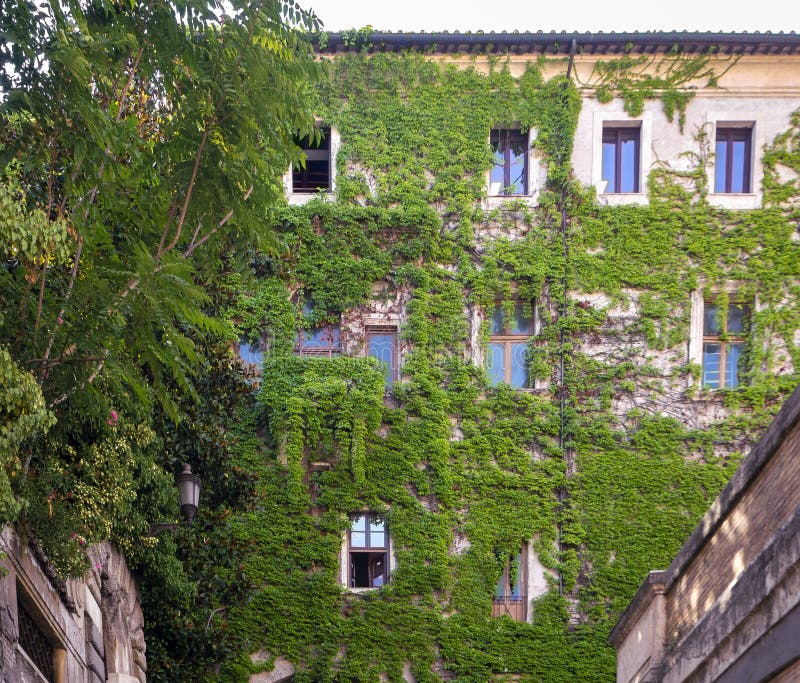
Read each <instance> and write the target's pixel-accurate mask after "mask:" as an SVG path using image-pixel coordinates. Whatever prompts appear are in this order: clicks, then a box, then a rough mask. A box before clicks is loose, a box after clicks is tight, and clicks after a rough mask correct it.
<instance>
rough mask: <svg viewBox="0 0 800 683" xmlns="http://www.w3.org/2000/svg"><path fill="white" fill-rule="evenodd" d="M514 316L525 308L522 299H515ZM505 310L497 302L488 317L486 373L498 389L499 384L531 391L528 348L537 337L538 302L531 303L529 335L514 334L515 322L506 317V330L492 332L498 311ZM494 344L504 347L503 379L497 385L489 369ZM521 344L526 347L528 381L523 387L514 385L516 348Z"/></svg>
mask: <svg viewBox="0 0 800 683" xmlns="http://www.w3.org/2000/svg"><path fill="white" fill-rule="evenodd" d="M513 302H514V316H516V311H517V307H518V306H523V307H524V306H525V302H524V301H522V300H520V299H514V300H513ZM502 308H503V302H502V301H496V302H495V304H494V308H493V311H492V315H491V316H487V318H488V320H489V343H488V345H487V349H486V350H487V354H486V372H487V374H488V375H489V381H490V383H491V384H492V386H494V387H496V386H498V385H499V384H501V383H502V384H507V385H508V386H510V387H512V388H513V389H523V390H524V389H531V388H532V386H531V376H530V363H529V362H528V357H527V356H528V347H529V345H530V343H531V339H533V337H534V336H536V302H535V301H533V302H531V316H530V318H528V320H530V331H529V332H528V333H513V332H512V329H513V324H514V320H513V319H509V320H506V319H505V314H503V316H504V325H505V327H504V330H503V332H501V333H494V332H492V329H491V327H492V322H493V320H494V317H495V315H496V314H497V311H498V309H502ZM494 344H502V345H503V379H502V381H501V382H497V383H495V382H494V381H493V379H492V375H491V370H490V368H489V363H490V362H491V359H492V345H494ZM519 344H524V345H525V358H524V362H525V368H524V369H525V375H526V380H525V384H524V385H522V386H518V385H515V384H514V383H513V381H512V380H513V374H514V347H515V346H516V345H519Z"/></svg>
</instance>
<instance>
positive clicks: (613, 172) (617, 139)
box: [601, 126, 639, 194]
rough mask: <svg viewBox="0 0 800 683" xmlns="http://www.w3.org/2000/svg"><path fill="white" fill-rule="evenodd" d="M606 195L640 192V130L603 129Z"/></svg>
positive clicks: (626, 128) (603, 190) (604, 190)
mask: <svg viewBox="0 0 800 683" xmlns="http://www.w3.org/2000/svg"><path fill="white" fill-rule="evenodd" d="M601 178H602V180H603V182H604V183H605V188H604V189H602V190H601V191H602V192H605V193H612V194H613V193H621V192H628V193H630V192H639V128H632V127H630V126H625V127H617V126H614V127H610V126H604V127H603V169H602V176H601Z"/></svg>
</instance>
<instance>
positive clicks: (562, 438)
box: [558, 38, 577, 595]
mask: <svg viewBox="0 0 800 683" xmlns="http://www.w3.org/2000/svg"><path fill="white" fill-rule="evenodd" d="M576 49H577V41H576V40H575V39H574V38H573V39H572V45H571V46H570V50H569V63H568V65H567V82H566V83H565V84H564V87H565V88H568V87H569V83H570V78H571V77H572V65H573V62H574V59H575V51H576ZM566 201H567V186H566V182H564V184H563V185H562V186H561V248H562V253H563V255H564V271H563V274H562V275H561V286H562V292H561V295H562V299H561V305H560V309H561V310H560V311H559V313H560V318H561V319H562V321H563V319H564V318H565V317H566V315H567V295H568V287H567V259H568V257H569V243H568V242H567V206H566ZM564 344H565V335H564V327H563V325H562V327H561V332H560V333H559V353H558V356H559V360H558V379H559V393H560V397H559V398H560V404H559V413H560V415H559V418H560V424H559V431H558V445H559V447H560V448H561V450H562V452H563V453H564V467H565V474H566V467H567V466H568V465H569V460H568V458H567V453H566V450H565V448H564V444H565V443H566V441H567V439H566V415H565V414H566V410H567V396H566V391H565V384H564V374H565V362H564V357H565V355H566V354H565V353H564ZM566 497H567V491H566V488H565V487H564V486H563V485H562V486H561V488H560V489H559V491H558V503H559V507H561V508H562V509H563V505H564V501H565V500H566ZM562 537H563V529H562V525H561V522H560V521H559V523H558V556H559V558H562V557H563V552H564V544H563V541H562ZM558 592H559V595H563V594H564V573H563V572H559V573H558Z"/></svg>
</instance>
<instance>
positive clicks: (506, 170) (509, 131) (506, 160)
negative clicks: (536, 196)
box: [489, 127, 531, 197]
mask: <svg viewBox="0 0 800 683" xmlns="http://www.w3.org/2000/svg"><path fill="white" fill-rule="evenodd" d="M503 134H505V136H506V145H505V147H503V148H502V153H503V164H502V169H503V184H502V185H501V187H500V192H499V193H494V192H492V172H493V170H494V169H495V168H496V167H501V165H500V164H498V163H497V162H496V159H497V154H498V151H499V150H500V149H501V143H502V136H503ZM512 135H514V136H515V138H518V141H519V142H521V143H522V144H523V146H524V150H523V153H522V155H521V156H522V162H523V168H522V183H521V185H522V188H521V191H520V192H513V191H510V190H511V189H512V188H514V186H515V184H516V183H515V182H514V181H512V178H511V168H512V164H511V161H512V159H511V151H512V145H511V144H510V138H511V136H512ZM495 136H497V146H498V150H495V147H494V145H495ZM489 146H490V147H491V149H492V152H493V156H492V166H491V168H490V169H489V196H490V197H528V196H530V194H531V189H530V172H531V163H530V151H531V141H530V131H524V132H523V130H522V128H500V127H497V128H492V129H491V131H490V132H489Z"/></svg>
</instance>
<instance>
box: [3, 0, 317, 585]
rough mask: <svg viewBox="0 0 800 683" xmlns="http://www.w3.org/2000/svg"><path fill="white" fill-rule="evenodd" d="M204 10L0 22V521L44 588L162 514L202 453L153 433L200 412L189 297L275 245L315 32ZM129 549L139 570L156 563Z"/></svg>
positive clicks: (284, 10)
mask: <svg viewBox="0 0 800 683" xmlns="http://www.w3.org/2000/svg"><path fill="white" fill-rule="evenodd" d="M225 11H226V15H227V16H225V18H224V21H220V20H219V18H218V16H217V15H218V9H217V8H216V7H215V5H214V3H211V4H209V3H208V2H205V1H204V0H198V1H197V2H195V1H193V0H192V1H190V2H179V3H174V2H171V1H170V0H163V1H161V0H157V1H156V2H148V3H141V2H125V3H116V2H103V1H101V2H72V3H68V5H64V4H63V3H58V2H41V3H33V2H20V3H4V4H3V5H2V9H0V32H2V33H3V36H4V41H3V45H2V46H0V90H2V92H3V101H2V105H0V119H1V120H2V121H3V126H2V132H0V162H2V178H0V254H1V255H2V256H0V258H2V265H1V266H0V292H2V296H0V338H2V341H3V347H2V354H3V355H2V358H0V362H1V363H2V373H3V374H2V390H3V396H2V398H0V414H2V419H3V423H2V429H3V432H2V435H1V436H0V447H2V453H3V455H2V463H1V465H2V466H1V467H0V477H2V480H0V489H2V506H3V510H2V517H3V519H4V520H7V519H12V518H14V517H15V516H16V515H17V513H18V512H19V510H20V509H21V508H22V506H23V503H25V504H26V505H27V507H26V509H25V511H24V515H23V516H22V517H21V518H20V520H19V525H20V528H30V529H31V530H32V531H33V532H34V533H36V534H38V535H39V536H40V538H41V540H42V542H43V544H44V549H45V551H46V553H47V555H48V557H49V558H50V559H51V561H52V563H53V564H54V568H55V570H56V572H57V573H59V574H60V575H62V576H64V575H70V574H80V573H81V572H82V571H83V570H84V568H85V562H86V558H85V552H84V550H85V548H84V546H85V545H88V544H91V543H93V542H94V541H97V540H107V539H109V540H112V541H114V542H115V543H116V544H117V545H118V546H119V547H120V548H121V549H123V550H124V551H125V552H126V553H127V554H128V555H129V559H130V560H131V561H132V562H133V563H134V564H136V563H138V562H139V556H138V552H139V550H140V549H141V548H142V547H143V546H147V543H150V541H147V542H145V543H142V542H141V537H142V536H143V535H144V534H146V533H147V529H148V526H149V523H150V522H152V521H154V520H158V521H161V520H163V519H164V517H166V516H167V510H169V509H170V508H172V509H173V510H174V509H175V504H176V501H175V499H174V490H173V488H174V487H173V483H172V481H171V480H172V474H173V469H174V467H175V464H176V463H175V460H176V458H177V457H181V458H182V459H186V460H188V461H190V462H194V463H195V464H197V460H199V459H201V457H200V456H199V455H198V453H199V452H206V451H205V450H203V451H201V450H200V449H201V448H202V447H203V446H205V445H206V444H203V443H202V439H200V438H199V437H198V440H197V441H196V442H189V441H184V442H182V443H181V444H180V445H176V443H175V441H174V440H173V439H171V438H168V436H170V428H169V427H167V426H166V425H165V424H163V423H162V419H161V418H162V416H163V414H166V415H168V416H169V419H170V420H171V421H172V422H173V423H180V422H181V420H191V419H192V418H193V417H195V415H196V411H197V410H198V404H202V406H203V408H204V409H206V410H207V411H208V412H212V406H213V400H212V399H210V398H207V397H201V396H200V395H199V394H198V392H197V388H196V385H195V382H200V383H201V384H202V383H203V382H205V381H206V380H207V376H208V372H207V359H206V358H205V357H204V356H203V355H202V354H201V353H200V352H199V349H201V348H203V347H204V346H205V345H210V346H213V344H212V343H211V341H210V340H215V341H216V343H217V344H219V343H222V344H225V343H227V342H228V341H229V337H228V335H229V332H230V327H229V326H226V325H225V324H223V322H222V321H221V320H220V319H217V318H215V317H214V316H212V315H210V314H209V313H210V304H211V300H210V298H209V294H208V289H207V288H206V284H207V282H208V280H209V279H211V278H213V276H214V273H215V272H216V270H217V268H218V259H219V257H220V255H221V254H222V253H225V254H230V255H231V256H230V257H229V264H235V263H237V262H239V263H240V265H241V262H240V261H237V257H241V256H242V254H244V253H245V252H246V251H247V250H249V249H252V247H253V246H258V247H259V248H261V249H262V251H267V252H269V251H270V249H274V239H272V236H273V235H272V232H271V231H270V230H268V229H267V228H266V227H265V226H266V225H267V223H266V222H265V217H266V216H267V215H269V211H270V207H272V206H273V205H274V204H275V202H276V198H277V197H278V196H280V194H281V192H282V186H281V182H280V178H281V175H282V173H283V172H284V169H285V168H286V166H287V165H288V163H289V162H290V161H293V160H294V161H296V160H298V157H299V153H300V152H299V150H298V148H297V147H296V146H295V145H294V142H293V140H294V136H295V134H296V133H297V132H298V131H300V132H301V133H302V132H306V131H309V130H311V129H312V127H313V116H312V113H311V112H310V111H309V110H308V108H307V100H306V94H305V92H306V89H307V87H308V85H309V83H311V82H316V81H317V80H318V79H319V77H320V76H321V74H322V72H323V69H322V67H321V66H320V65H319V64H318V63H317V62H316V61H315V59H314V57H313V54H312V52H311V48H310V46H309V44H308V42H307V41H306V38H305V32H306V31H307V30H310V29H313V28H315V27H316V25H317V21H316V18H315V17H314V15H313V14H310V13H307V12H305V11H303V10H301V9H300V8H299V7H298V6H297V5H296V3H295V2H294V1H293V0H287V2H279V1H275V2H273V1H269V2H266V3H261V4H258V5H252V4H250V3H246V2H237V1H235V2H233V3H229V5H227V6H226V9H225ZM23 369H24V370H23ZM53 417H55V418H56V419H57V423H56V425H55V427H53V429H52V430H51V431H50V432H49V433H47V428H48V427H50V426H51V424H52V422H53ZM154 426H155V427H157V428H158V432H156V430H155V429H154ZM175 431H179V430H178V429H177V428H176V430H175ZM190 431H191V430H190ZM46 433H47V434H46ZM171 436H174V433H173V434H172V435H171ZM21 449H22V451H21ZM9 477H10V478H11V479H12V485H13V491H10V490H9V488H8V487H9ZM170 492H171V494H170ZM173 514H174V513H173ZM76 539H79V540H80V543H78V542H77V541H76ZM150 545H151V546H152V548H150V550H152V551H153V552H149V554H148V555H147V557H149V559H148V560H146V561H147V562H155V563H158V562H163V563H164V564H165V565H169V564H170V559H169V557H168V555H167V556H166V557H161V559H160V560H159V559H158V557H159V556H160V551H159V550H158V548H160V547H162V546H160V545H159V544H158V543H155V542H152V543H150ZM148 547H149V546H148ZM173 550H174V549H168V550H167V553H169V552H170V551H173ZM142 561H143V562H144V561H145V560H142ZM143 566H144V565H143ZM145 569H146V567H145ZM143 571H144V569H143ZM156 573H157V572H156ZM177 575H178V574H177V573H175V574H174V575H173V578H174V577H175V576H177ZM182 581H185V579H180V580H176V582H173V583H172V584H170V585H169V586H165V587H163V588H164V591H165V593H167V594H168V593H169V591H170V590H172V589H175V590H178V591H183V590H184V588H185V586H183V587H181V586H180V585H179V584H181V582H182Z"/></svg>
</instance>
